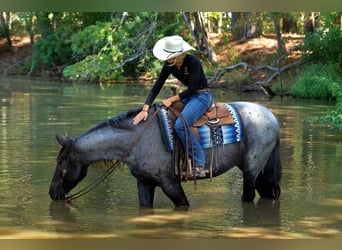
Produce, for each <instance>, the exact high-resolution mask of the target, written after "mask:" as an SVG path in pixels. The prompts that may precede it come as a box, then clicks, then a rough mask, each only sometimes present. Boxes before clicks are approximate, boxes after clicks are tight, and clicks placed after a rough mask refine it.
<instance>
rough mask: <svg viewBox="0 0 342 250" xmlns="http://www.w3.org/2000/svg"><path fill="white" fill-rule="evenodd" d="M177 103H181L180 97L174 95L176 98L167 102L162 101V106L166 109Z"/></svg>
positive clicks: (173, 97) (168, 99)
mask: <svg viewBox="0 0 342 250" xmlns="http://www.w3.org/2000/svg"><path fill="white" fill-rule="evenodd" d="M176 101H180V97H179V95H174V96H171V97H169V98H167V99H165V100H163V101H162V104H163V105H164V106H165V107H167V108H168V107H170V106H171V105H172V103H174V102H176Z"/></svg>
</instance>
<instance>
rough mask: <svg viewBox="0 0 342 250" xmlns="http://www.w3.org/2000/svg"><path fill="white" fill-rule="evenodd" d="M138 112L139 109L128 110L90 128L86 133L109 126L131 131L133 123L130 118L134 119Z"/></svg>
mask: <svg viewBox="0 0 342 250" xmlns="http://www.w3.org/2000/svg"><path fill="white" fill-rule="evenodd" d="M140 111H141V108H135V109H131V110H128V111H126V112H124V113H122V114H120V115H117V116H114V117H112V118H110V119H108V120H106V121H103V122H101V123H99V124H97V125H96V126H95V127H93V128H91V129H90V130H89V131H88V132H87V133H90V132H93V131H94V130H98V129H101V128H103V127H107V126H111V127H113V128H117V129H127V130H133V123H132V121H131V119H130V118H133V117H135V116H136V115H137V114H138V113H139V112H140Z"/></svg>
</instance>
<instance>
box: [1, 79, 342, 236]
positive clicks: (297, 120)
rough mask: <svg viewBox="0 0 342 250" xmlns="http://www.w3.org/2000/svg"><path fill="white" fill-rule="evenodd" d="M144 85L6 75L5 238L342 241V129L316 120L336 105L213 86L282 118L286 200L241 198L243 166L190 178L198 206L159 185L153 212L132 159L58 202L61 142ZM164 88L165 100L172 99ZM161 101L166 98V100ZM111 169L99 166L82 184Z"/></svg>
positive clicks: (225, 97)
mask: <svg viewBox="0 0 342 250" xmlns="http://www.w3.org/2000/svg"><path fill="white" fill-rule="evenodd" d="M147 93H148V88H144V87H142V86H138V85H126V84H117V85H114V86H113V85H112V86H110V85H100V86H99V85H73V84H65V83H61V82H42V81H28V80H27V79H20V78H12V79H8V78H7V79H6V78H3V79H0V238H125V239H127V238H128V239H130V238H163V239H164V238H172V239H173V238H266V239H268V238H276V239H283V238H342V213H341V207H342V197H341V196H342V195H341V193H342V192H341V191H342V170H341V163H342V158H341V155H342V154H341V153H342V143H341V139H342V136H341V132H340V131H338V130H334V129H330V128H328V127H326V126H322V125H318V124H315V123H312V122H311V120H312V118H313V117H315V116H319V115H321V114H323V113H325V112H326V110H327V109H330V108H332V107H333V106H334V105H333V104H332V103H326V102H321V101H310V100H296V99H292V98H283V99H280V98H278V97H277V98H273V99H272V100H271V101H269V100H268V99H266V98H264V97H263V96H262V94H242V95H237V94H234V93H226V92H225V91H224V90H214V91H213V92H212V93H213V96H214V98H215V99H217V100H218V101H220V102H229V101H236V100H244V101H254V102H260V103H262V104H264V105H266V106H267V107H269V108H270V109H271V110H272V111H273V112H274V113H275V114H276V116H277V117H278V119H279V122H280V124H281V146H282V163H283V178H282V181H281V187H282V195H281V199H280V200H279V201H278V202H274V201H262V200H259V199H258V197H257V199H256V201H255V203H254V204H243V203H241V202H240V196H241V188H242V177H241V172H240V171H239V170H238V169H232V170H230V171H229V172H227V173H226V174H224V175H222V176H220V177H217V178H214V179H213V180H212V181H211V182H210V181H209V180H208V181H207V180H205V181H201V182H198V183H197V191H196V190H195V188H194V185H193V183H192V182H187V183H184V189H185V192H186V193H187V196H188V200H189V201H190V203H191V207H190V208H189V210H188V211H179V210H175V209H174V207H173V204H172V203H171V202H170V201H169V200H168V198H166V197H165V196H164V194H163V193H162V192H161V191H160V190H159V189H157V192H156V197H155V203H154V206H155V207H154V209H153V210H151V209H150V210H139V207H138V196H137V188H136V182H135V179H134V177H132V176H131V175H130V173H129V171H128V168H127V167H125V166H120V167H119V168H118V169H116V170H115V171H114V174H112V175H111V176H110V177H109V179H107V180H106V181H105V182H104V183H102V184H101V185H100V186H99V187H98V188H97V189H95V190H94V191H92V192H91V193H89V194H88V195H86V196H83V197H82V198H80V199H78V200H75V201H73V202H72V203H71V204H70V203H63V202H52V201H51V200H50V198H49V196H48V188H49V185H50V181H51V178H52V175H53V172H54V169H55V164H56V156H57V153H58V150H59V145H58V144H57V142H56V140H55V135H56V134H63V133H64V132H68V133H69V134H70V135H71V136H73V137H76V136H78V135H79V134H81V133H83V132H85V131H86V130H88V129H89V128H90V127H92V126H94V125H95V124H97V123H98V122H100V121H102V120H105V119H107V118H110V117H112V116H114V115H117V114H119V113H120V112H122V111H125V110H127V109H129V108H132V107H136V106H138V105H141V104H142V103H143V101H144V99H145V96H146V95H147ZM171 93H172V92H171V90H165V91H163V92H162V93H161V95H160V98H162V97H166V96H169V95H170V94H171ZM158 100H161V99H158ZM103 171H104V169H103V168H101V167H99V168H91V169H90V170H89V173H88V176H87V177H86V179H85V180H84V181H83V182H82V183H81V184H80V185H81V186H85V185H87V184H88V183H90V182H91V181H93V180H95V179H96V178H97V177H98V176H99V175H101V173H103Z"/></svg>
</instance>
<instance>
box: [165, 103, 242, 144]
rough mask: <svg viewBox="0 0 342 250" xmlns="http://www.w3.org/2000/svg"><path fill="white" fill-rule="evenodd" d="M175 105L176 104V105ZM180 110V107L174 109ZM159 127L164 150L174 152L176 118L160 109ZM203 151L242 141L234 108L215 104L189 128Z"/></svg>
mask: <svg viewBox="0 0 342 250" xmlns="http://www.w3.org/2000/svg"><path fill="white" fill-rule="evenodd" d="M176 105H177V104H176ZM172 107H173V108H174V109H176V110H179V111H180V110H181V107H177V106H176V107H174V105H173V106H172ZM159 119H160V125H161V126H160V127H161V131H162V135H163V139H164V143H165V146H166V149H167V150H169V151H172V150H174V143H175V141H174V139H175V136H176V134H175V131H174V129H173V126H174V121H175V119H176V117H174V115H172V114H170V112H169V110H167V109H165V108H164V107H160V112H159ZM191 130H192V132H193V133H194V134H195V135H196V137H197V138H198V140H199V142H200V144H201V146H202V148H203V149H206V148H212V147H217V146H219V145H224V144H228V143H234V142H240V141H242V140H243V131H242V123H241V120H240V117H239V115H238V113H237V112H236V110H235V108H234V107H233V106H232V105H230V104H215V105H214V106H212V107H210V108H209V110H208V111H207V112H206V113H205V114H204V115H203V116H202V117H201V118H200V119H199V120H198V121H197V122H195V124H193V126H192V127H191Z"/></svg>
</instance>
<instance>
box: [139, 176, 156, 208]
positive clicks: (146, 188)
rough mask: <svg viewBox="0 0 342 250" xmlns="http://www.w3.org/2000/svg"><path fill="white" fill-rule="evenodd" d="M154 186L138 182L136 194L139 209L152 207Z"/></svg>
mask: <svg viewBox="0 0 342 250" xmlns="http://www.w3.org/2000/svg"><path fill="white" fill-rule="evenodd" d="M155 188H156V185H154V184H151V183H146V182H143V181H141V180H138V193H139V203H140V207H153V200H154V191H155Z"/></svg>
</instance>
